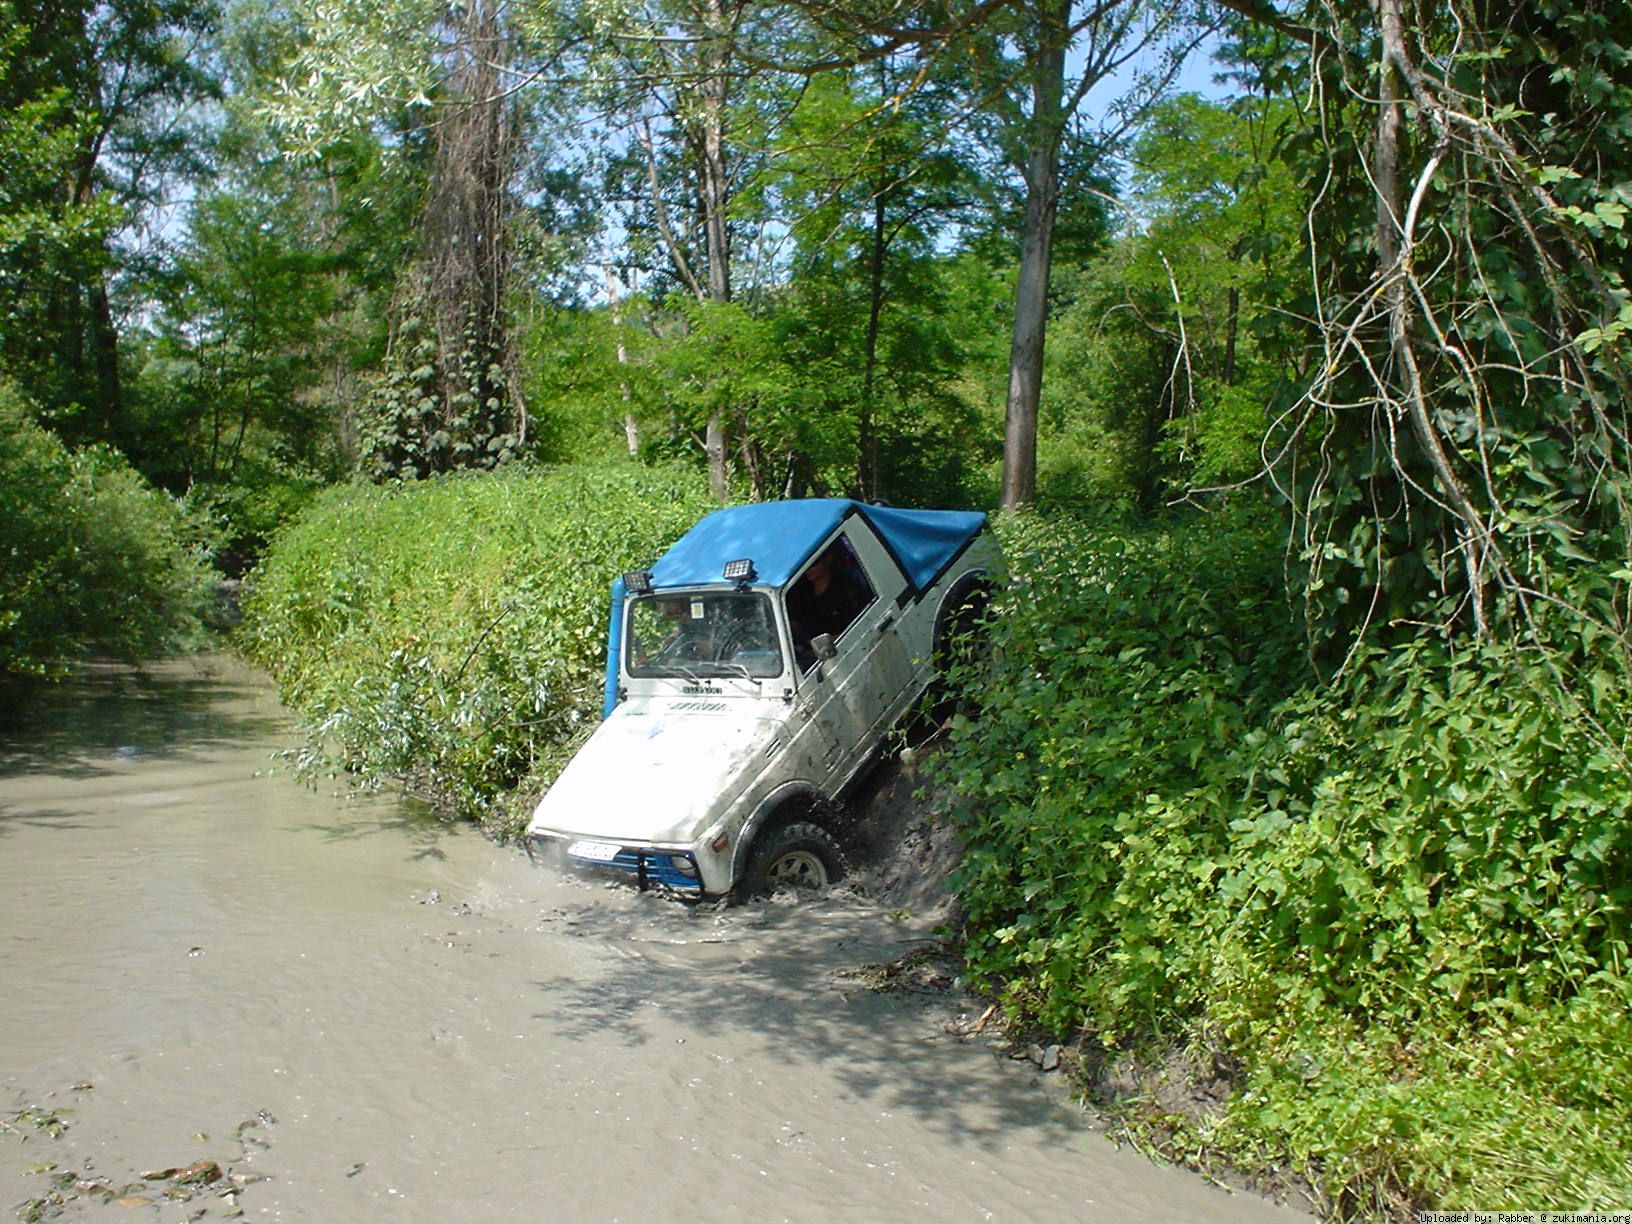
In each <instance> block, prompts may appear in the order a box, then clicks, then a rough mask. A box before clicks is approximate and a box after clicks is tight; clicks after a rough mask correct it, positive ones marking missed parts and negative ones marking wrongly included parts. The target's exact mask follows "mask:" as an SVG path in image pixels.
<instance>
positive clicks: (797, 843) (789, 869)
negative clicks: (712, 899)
mask: <svg viewBox="0 0 1632 1224" xmlns="http://www.w3.org/2000/svg"><path fill="white" fill-rule="evenodd" d="M843 878H844V860H843V859H842V858H841V857H840V855H839V846H838V843H837V842H835V841H834V840H833V838H832V836H831V835H830V834H829V833H828V831H827V830H826V829H824V828H822V827H821V826H820V825H814V824H811V823H809V822H808V821H796V822H794V823H793V824H786V825H782V826H781V827H779V828H775V829H772V830H770V831H769V832H768V833H765V834H763V835H762V836H761V837H760V838H759V839H758V840H757V841H756V842H755V843H754V848H753V850H752V851H751V852H750V854H749V855H748V870H747V871H746V872H744V873H743V877H742V885H741V888H742V892H743V893H744V895H746V896H750V897H759V896H766V895H768V894H770V893H774V892H777V891H779V890H780V889H784V888H792V889H795V890H796V891H799V892H814V891H816V890H818V889H823V888H826V887H827V886H828V885H829V884H837V883H838V882H839V881H840V880H841V879H843Z"/></svg>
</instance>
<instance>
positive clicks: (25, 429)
mask: <svg viewBox="0 0 1632 1224" xmlns="http://www.w3.org/2000/svg"><path fill="white" fill-rule="evenodd" d="M184 534H185V532H184V524H183V522H182V518H181V515H180V513H179V512H178V510H177V509H176V507H175V505H174V504H173V503H171V502H170V501H169V500H168V499H167V498H166V497H165V496H164V495H163V494H162V493H159V492H158V491H157V490H155V489H153V488H152V487H151V486H149V485H148V484H147V483H146V482H145V481H144V480H142V478H141V477H140V476H138V475H137V474H136V473H135V472H134V471H132V470H131V468H130V466H129V465H128V464H127V463H126V462H125V461H124V459H123V458H121V457H120V456H119V455H118V454H117V453H116V452H114V451H112V450H109V449H107V448H105V447H90V448H86V449H82V450H70V449H69V448H68V447H66V446H64V445H63V444H62V442H61V441H60V440H59V439H58V438H57V436H56V435H55V434H53V433H51V432H50V431H49V430H47V429H44V428H42V427H40V426H39V425H37V424H35V423H34V422H33V421H32V420H31V419H30V417H29V414H28V409H27V403H26V401H25V400H24V399H23V397H22V396H21V395H19V394H18V393H17V391H16V390H15V389H14V388H12V387H10V386H9V385H7V384H5V383H3V382H0V674H6V673H13V674H17V673H28V674H45V673H48V672H50V671H52V670H54V669H56V668H58V667H60V666H61V665H62V664H63V663H65V662H67V661H68V660H70V659H74V658H79V657H83V656H85V655H88V654H92V653H96V652H107V653H113V654H119V655H124V656H126V657H130V658H137V657H141V656H145V655H152V654H156V653H160V652H162V651H164V650H166V649H169V648H171V647H173V646H176V645H178V644H181V643H182V642H184V641H186V640H187V639H189V638H190V637H192V636H194V635H196V634H197V633H198V631H199V628H200V617H201V615H202V612H203V610H204V608H205V605H206V603H207V600H208V590H209V587H208V583H209V576H208V573H207V571H206V569H205V567H204V566H203V565H202V564H201V563H199V562H198V561H197V560H196V559H195V558H194V557H193V556H192V555H191V554H190V553H189V552H188V550H187V549H186V548H184V547H183V545H182V542H181V541H182V539H183V536H184Z"/></svg>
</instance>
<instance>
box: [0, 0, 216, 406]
mask: <svg viewBox="0 0 1632 1224" xmlns="http://www.w3.org/2000/svg"><path fill="white" fill-rule="evenodd" d="M0 17H4V18H5V19H6V20H5V21H4V22H3V23H0V31H3V33H0V113H4V114H6V115H8V116H10V118H9V119H8V121H7V127H8V128H13V130H14V131H16V132H17V133H18V134H19V135H25V134H26V135H25V138H26V136H32V137H33V139H34V140H36V141H37V142H38V143H37V144H35V145H34V147H32V148H30V149H26V150H19V153H18V158H19V162H20V163H26V164H22V165H20V168H21V169H24V170H25V171H26V173H25V175H24V177H23V178H22V181H21V182H17V183H11V182H8V184H7V186H8V191H7V195H8V197H10V200H11V201H12V203H11V205H10V206H9V207H7V208H6V209H5V211H6V212H10V213H12V214H13V215H14V216H21V215H23V214H25V213H26V214H27V215H28V216H29V217H30V218H31V219H32V220H31V221H30V222H26V223H22V224H24V225H26V226H27V235H26V237H24V236H22V235H19V238H20V240H19V241H16V242H14V243H13V244H12V245H11V250H10V254H11V256H12V259H13V260H15V262H12V260H8V266H7V269H6V271H5V273H3V274H0V293H3V294H4V298H5V301H4V318H3V322H0V327H3V328H4V330H3V333H0V353H3V354H4V360H5V363H6V366H7V368H8V369H9V370H10V371H11V372H12V373H13V374H14V375H15V376H16V377H18V378H19V379H20V380H21V381H22V382H23V383H24V384H25V385H26V386H27V387H28V389H29V390H30V392H31V393H32V394H33V395H34V396H35V398H37V399H38V400H40V401H41V402H42V403H43V404H44V406H45V407H46V409H47V410H48V411H54V412H55V413H56V414H57V415H58V416H59V418H61V414H63V413H65V412H67V411H69V410H70V409H74V408H78V409H82V410H84V412H85V414H86V416H85V418H84V419H83V420H81V421H78V422H74V421H69V420H66V419H60V420H59V423H61V424H63V425H64V426H65V427H67V428H68V432H69V435H70V436H73V437H115V436H118V435H119V433H120V431H121V430H122V429H123V420H122V418H123V408H124V398H125V397H124V389H123V382H122V374H121V370H120V363H119V333H118V321H117V317H116V315H117V311H116V307H115V304H114V301H113V286H112V281H113V278H114V277H115V276H116V275H117V274H118V272H119V270H120V268H121V265H122V264H123V263H124V262H125V261H126V259H127V258H128V254H129V250H130V247H129V245H128V244H126V245H121V244H120V243H119V242H118V241H117V238H118V236H119V235H121V234H126V235H129V234H132V233H134V232H135V228H136V227H137V226H138V225H139V224H140V223H141V222H142V220H143V219H144V217H145V215H146V212H147V210H148V209H150V208H151V207H152V206H153V205H154V204H155V203H157V202H158V201H159V200H160V199H161V198H162V193H163V190H164V187H165V185H166V183H167V181H168V177H169V176H171V175H173V174H176V173H178V172H180V171H183V170H186V169H189V168H192V167H193V166H194V165H195V164H196V163H195V161H194V156H195V154H196V152H197V147H198V146H197V139H196V137H197V132H196V130H195V125H194V120H193V118H192V116H191V115H190V114H189V111H188V108H189V107H190V106H191V105H192V104H193V103H195V102H197V101H199V100H201V99H203V98H205V97H208V96H210V95H211V94H212V93H213V92H214V81H213V79H212V77H211V75H210V73H209V70H208V67H207V65H208V56H207V55H206V54H205V50H206V48H205V47H204V45H203V44H204V42H205V40H206V39H208V38H209V37H210V36H211V35H212V34H213V31H214V29H215V24H216V19H217V18H216V9H215V5H214V4H213V3H212V0H108V2H106V3H90V2H89V0H73V2H70V3H58V2H56V0H52V2H51V3H39V2H38V0H6V2H5V4H4V5H3V6H0ZM13 125H16V126H15V127H13ZM19 188H20V190H17V189H19Z"/></svg>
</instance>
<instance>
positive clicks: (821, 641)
mask: <svg viewBox="0 0 1632 1224" xmlns="http://www.w3.org/2000/svg"><path fill="white" fill-rule="evenodd" d="M810 649H811V650H812V651H813V652H814V653H815V655H816V657H817V658H818V659H831V658H832V657H833V656H834V655H836V654H838V653H839V648H838V647H837V646H835V645H834V644H833V635H832V634H831V633H818V634H817V635H816V636H815V637H813V638H811V639H810Z"/></svg>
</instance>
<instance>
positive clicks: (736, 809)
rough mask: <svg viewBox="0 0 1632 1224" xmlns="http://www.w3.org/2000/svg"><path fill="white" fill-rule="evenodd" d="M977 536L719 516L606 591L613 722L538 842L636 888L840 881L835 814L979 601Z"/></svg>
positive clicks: (762, 512)
mask: <svg viewBox="0 0 1632 1224" xmlns="http://www.w3.org/2000/svg"><path fill="white" fill-rule="evenodd" d="M985 526H986V516H985V515H984V514H980V513H975V512H964V511H951V510H897V509H893V508H886V507H880V506H870V505H865V504H862V503H860V502H854V501H846V500H840V499H822V500H811V501H782V502H765V503H761V504H757V505H748V506H735V507H732V508H729V509H725V510H718V511H715V512H714V513H713V514H710V515H708V516H707V517H706V518H704V519H703V520H702V521H701V522H700V523H698V524H697V525H696V526H695V527H693V528H692V529H691V531H689V532H688V533H686V535H685V536H683V537H682V538H681V539H680V541H679V542H678V543H676V544H675V545H674V547H673V548H671V549H669V551H668V552H667V553H665V554H664V555H663V557H662V559H661V560H659V561H658V562H657V563H656V564H655V565H653V566H652V568H651V569H650V570H646V571H641V572H637V573H631V574H625V575H624V576H623V577H622V578H620V579H618V580H617V581H616V582H614V583H613V586H612V617H611V627H610V633H609V640H608V658H607V673H606V701H605V709H604V715H605V717H604V718H603V720H602V722H601V724H600V725H599V726H598V727H597V728H596V729H595V732H594V734H593V735H592V736H591V737H590V738H589V740H588V741H587V742H586V743H585V744H584V746H583V747H582V748H581V749H580V750H579V751H578V754H577V755H576V756H575V757H574V758H573V759H572V761H571V762H570V763H569V764H568V765H567V767H566V769H565V770H563V771H562V773H561V775H560V777H559V778H557V779H556V782H555V784H554V785H553V786H552V787H551V788H550V790H549V792H548V793H547V794H546V795H545V796H544V798H543V799H542V800H541V801H540V803H539V805H538V809H537V811H536V812H535V813H534V815H533V818H532V821H531V823H530V824H529V826H528V830H527V831H528V835H529V836H530V837H531V838H533V839H534V840H535V842H536V843H537V844H538V845H539V846H540V847H541V848H543V849H546V850H549V851H554V852H559V853H562V854H564V855H565V857H566V859H567V860H568V861H569V862H570V863H571V864H572V865H573V866H574V867H577V868H581V869H589V870H600V871H608V872H613V873H619V874H622V875H623V876H625V877H626V878H629V879H632V880H635V881H637V882H638V883H639V884H640V886H641V887H642V888H645V887H648V886H662V887H666V888H671V889H680V890H684V891H687V892H690V893H692V894H694V895H707V896H713V895H721V894H726V893H730V892H731V891H732V890H733V889H736V890H739V891H742V892H746V893H755V892H763V891H768V890H770V889H774V888H776V887H779V886H782V885H798V886H813V887H820V886H822V885H825V884H827V883H830V882H832V881H833V880H836V879H837V878H838V877H839V876H840V874H841V873H842V870H843V868H842V862H843V860H842V856H841V853H840V847H839V842H838V839H837V838H836V837H835V831H834V829H833V828H832V827H831V824H832V822H831V820H830V818H829V816H828V813H830V812H832V811H833V810H834V805H835V804H836V802H837V801H838V800H840V799H841V798H842V797H843V796H844V794H845V792H846V791H847V789H848V788H849V787H850V786H851V785H852V784H853V783H854V782H855V781H857V780H858V779H859V778H860V777H861V776H862V775H863V774H864V773H865V771H866V769H867V767H868V765H869V764H871V762H872V761H873V760H874V758H875V756H876V754H877V752H878V750H879V748H880V746H881V744H882V743H883V741H884V738H885V736H886V734H887V733H888V732H889V731H890V729H891V728H892V727H893V726H894V725H895V724H896V723H897V721H898V720H900V719H901V717H902V716H903V715H904V714H905V713H906V712H907V711H908V710H909V709H911V708H912V707H913V706H914V705H915V704H916V703H917V702H918V700H919V698H920V697H921V696H922V695H923V694H924V692H925V690H926V689H927V688H928V686H929V684H930V683H931V681H932V680H933V679H934V677H935V675H936V674H937V668H938V666H939V664H940V663H941V661H942V660H943V659H944V658H945V657H946V655H947V653H948V652H949V651H950V650H951V649H952V647H953V643H954V641H955V640H956V636H957V635H958V634H960V633H961V632H965V631H966V630H967V628H968V626H969V624H970V623H971V618H972V614H973V613H975V612H977V611H978V610H979V609H980V608H981V607H982V606H983V600H984V593H985V590H986V587H987V582H988V581H989V572H990V570H991V568H992V566H993V564H994V563H995V560H996V555H997V549H996V545H995V543H994V542H993V540H992V539H991V537H990V535H989V533H987V532H986V531H985Z"/></svg>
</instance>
